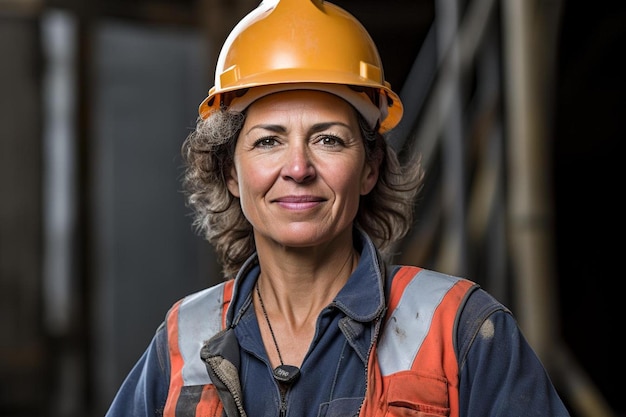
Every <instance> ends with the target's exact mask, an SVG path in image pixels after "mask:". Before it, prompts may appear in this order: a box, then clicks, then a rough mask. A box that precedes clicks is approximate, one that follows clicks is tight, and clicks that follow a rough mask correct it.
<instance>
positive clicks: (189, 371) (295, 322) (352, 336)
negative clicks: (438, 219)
mask: <svg viewBox="0 0 626 417" xmlns="http://www.w3.org/2000/svg"><path fill="white" fill-rule="evenodd" d="M295 29H297V30H295ZM256 43H259V44H256ZM259 51H263V53H259ZM200 114H201V118H200V120H199V122H198V125H197V128H196V130H195V131H194V132H193V133H192V134H191V135H190V136H189V137H188V138H187V140H186V141H185V144H184V146H183V150H184V155H185V158H186V162H187V173H186V177H185V180H184V185H185V187H186V190H187V191H188V198H189V203H190V205H191V206H192V207H193V208H194V210H195V211H196V225H197V226H198V227H199V228H200V230H202V232H203V233H204V234H205V236H206V238H207V239H208V240H209V241H210V242H211V243H212V244H214V246H215V247H216V250H217V253H218V255H219V258H220V261H221V264H222V265H223V268H224V276H225V278H226V280H225V281H224V282H223V283H221V284H218V285H216V286H213V287H211V288H208V289H206V290H203V291H200V292H198V293H196V294H192V295H190V296H188V297H185V298H184V299H183V300H181V301H180V302H178V303H176V304H175V305H174V306H173V307H172V309H171V310H170V311H169V312H168V314H167V317H166V320H165V322H164V325H163V326H161V327H160V328H159V329H158V331H157V332H156V335H155V337H154V339H153V341H152V342H151V344H150V346H149V347H148V349H147V350H146V352H145V353H144V355H143V356H142V358H141V359H140V360H139V361H138V363H137V364H136V365H135V367H134V369H133V370H132V371H131V373H130V374H129V375H128V377H127V379H126V381H125V382H124V384H123V385H122V387H121V388H120V390H119V392H118V394H117V396H116V398H115V400H114V401H113V404H112V405H111V408H110V410H109V412H108V414H107V415H108V416H111V417H112V416H128V415H132V416H154V415H165V416H221V415H227V416H297V417H307V416H357V415H360V416H383V415H384V416H407V415H415V416H475V417H479V416H480V417H485V416H502V415H507V416H508V415H524V416H542V417H544V416H568V413H567V410H566V408H565V407H564V405H563V403H562V401H561V400H560V399H559V396H558V395H557V393H556V391H555V389H554V387H553V385H552V384H551V382H550V380H549V378H548V376H547V374H546V372H545V370H544V368H543V366H542V364H541V363H540V361H539V360H538V358H537V357H536V355H535V354H534V352H533V351H532V349H531V348H530V346H529V345H528V344H527V342H526V341H525V340H524V338H523V336H522V334H521V332H520V331H519V328H518V326H517V324H516V322H515V320H514V318H513V317H512V315H511V313H510V312H509V311H508V310H507V309H506V308H505V307H504V306H502V305H501V304H500V303H498V302H497V301H496V300H494V299H493V298H492V297H491V296H489V295H488V294H487V293H486V292H485V291H483V290H482V289H480V288H478V286H477V285H475V284H474V283H472V282H471V281H468V280H465V279H460V278H456V277H451V276H447V275H444V274H440V273H437V272H433V271H427V270H422V269H420V268H417V267H408V266H394V265H389V264H387V263H386V261H385V260H386V259H387V257H386V252H385V251H386V250H389V248H390V247H391V244H392V243H393V242H394V241H396V240H398V239H400V238H401V237H402V236H404V235H405V234H406V233H407V231H408V228H409V226H410V225H411V223H412V218H411V217H412V216H411V213H412V207H413V200H414V197H415V194H416V192H417V190H418V189H419V185H420V181H421V172H420V168H419V165H418V164H416V163H412V164H408V165H407V166H406V167H404V168H401V166H400V164H399V162H398V159H397V157H396V155H395V153H394V152H393V150H392V149H391V148H390V147H389V146H388V145H387V144H386V142H385V139H384V137H383V135H382V133H384V132H386V131H387V130H389V129H391V128H393V127H394V126H395V125H396V124H397V123H398V121H399V120H400V117H401V115H402V105H401V102H400V100H399V98H398V96H397V95H396V94H395V93H394V92H393V91H392V90H391V89H390V86H389V85H388V83H386V82H385V81H384V78H383V72H382V64H381V63H380V59H379V57H378V52H377V51H376V48H375V46H374V44H373V42H372V40H371V38H370V37H369V35H367V32H365V30H364V29H363V28H362V26H361V25H360V24H359V23H358V22H357V21H356V20H355V19H354V18H353V17H352V16H351V15H349V14H348V13H346V12H345V11H343V10H342V9H340V8H338V7H336V6H334V5H332V4H330V3H327V2H321V1H320V0H317V1H315V0H314V1H310V0H281V1H273V2H268V1H265V2H263V3H261V5H260V6H259V7H258V8H257V9H256V10H255V11H253V12H252V13H250V14H249V15H248V16H247V17H246V18H244V19H243V20H242V21H241V22H240V24H239V25H238V26H237V27H236V28H235V29H234V30H233V32H232V33H231V35H230V37H229V39H228V40H227V41H226V44H225V45H224V48H223V49H222V52H221V54H220V58H219V60H218V65H217V70H216V81H215V86H214V87H213V88H212V89H211V90H210V92H209V96H208V97H207V99H206V100H205V101H204V102H203V103H202V105H201V106H200ZM233 277H235V278H234V279H233Z"/></svg>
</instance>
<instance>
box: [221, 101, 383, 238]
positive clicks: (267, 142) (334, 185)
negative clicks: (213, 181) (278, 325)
mask: <svg viewBox="0 0 626 417" xmlns="http://www.w3.org/2000/svg"><path fill="white" fill-rule="evenodd" d="M230 174H231V175H230V177H229V179H228V188H229V190H230V192H231V193H232V194H233V195H234V196H236V197H238V198H239V199H240V202H241V207H242V209H243V212H244V214H245V216H246V218H247V219H248V221H249V222H250V223H251V224H252V226H253V228H254V232H255V239H256V240H257V244H258V243H259V241H260V240H263V239H267V240H270V241H274V242H276V243H278V244H280V245H284V246H290V247H310V246H315V245H320V244H325V243H329V242H332V241H333V239H334V238H335V237H337V236H339V235H340V233H342V232H346V231H349V233H351V228H352V222H353V220H354V218H355V216H356V213H357V210H358V206H359V198H360V196H361V195H364V194H367V193H369V192H370V191H371V190H372V188H373V187H374V185H375V184H376V181H377V179H378V165H377V164H371V163H367V162H366V159H365V149H364V144H363V139H362V138H361V133H360V129H359V125H358V121H357V114H356V110H354V108H352V107H351V106H350V105H349V104H348V103H347V102H345V101H344V100H343V99H341V98H339V97H337V96H335V95H332V94H329V93H324V92H320V91H308V90H298V91H287V92H281V93H275V94H272V95H269V96H266V97H263V98H261V99H259V100H257V101H256V102H254V103H253V104H252V105H251V106H250V107H249V108H248V110H247V116H246V121H245V123H244V126H243V128H242V130H241V133H240V134H239V137H238V139H237V144H236V147H235V157H234V166H233V169H232V171H231V173H230Z"/></svg>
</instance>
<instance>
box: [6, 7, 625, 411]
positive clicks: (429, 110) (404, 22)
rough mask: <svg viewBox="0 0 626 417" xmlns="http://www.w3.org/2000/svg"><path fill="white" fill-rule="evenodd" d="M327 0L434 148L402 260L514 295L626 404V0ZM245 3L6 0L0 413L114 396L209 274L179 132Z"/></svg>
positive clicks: (404, 147) (609, 394)
mask: <svg viewBox="0 0 626 417" xmlns="http://www.w3.org/2000/svg"><path fill="white" fill-rule="evenodd" d="M335 3H336V4H338V5H340V6H342V7H344V8H346V9H347V10H348V11H350V12H351V13H352V14H354V15H355V16H356V17H357V18H358V19H359V20H360V21H361V22H362V23H363V24H364V26H365V27H366V28H367V29H368V30H369V32H370V34H371V35H372V37H373V39H374V41H375V42H376V43H377V45H378V47H379V50H380V54H381V56H382V59H383V62H384V63H385V74H386V79H387V80H388V81H389V82H390V83H391V85H392V87H393V88H394V90H396V91H398V92H399V93H400V94H401V96H402V98H403V101H404V105H405V117H404V119H403V121H402V123H401V124H400V125H399V126H398V128H397V129H396V130H395V131H393V132H392V133H391V134H390V135H389V137H388V140H389V141H390V143H391V144H392V145H393V146H394V147H395V148H396V149H397V150H398V152H399V153H400V155H401V157H402V158H408V157H409V156H411V155H413V154H415V153H419V154H420V155H421V157H422V163H423V164H424V167H425V169H426V181H425V187H424V190H423V193H422V196H421V198H420V200H419V203H418V205H417V207H416V214H417V215H416V222H415V227H414V229H413V232H412V233H411V235H410V236H408V237H407V238H406V239H405V240H404V241H403V242H402V243H401V244H400V245H398V247H397V261H398V262H403V263H410V264H415V265H419V266H423V267H427V268H433V269H438V270H441V271H443V272H447V273H451V274H455V275H462V276H466V277H468V278H471V279H473V280H475V281H477V282H479V283H480V284H481V285H482V286H483V287H484V288H486V289H487V290H488V291H490V292H491V293H492V294H494V295H495V296H496V297H497V298H499V299H500V300H501V301H502V302H504V303H505V304H506V305H507V306H509V307H510V308H511V310H512V311H513V312H514V314H515V315H516V317H517V318H518V320H519V322H520V326H521V327H522V329H523V331H524V334H525V335H526V337H527V338H528V340H529V341H530V343H531V345H533V347H534V348H535V349H536V350H537V352H538V354H539V355H540V357H541V358H542V361H543V362H544V364H545V365H546V368H547V369H548V371H549V373H550V375H551V377H552V379H553V381H554V382H555V385H556V386H557V389H558V390H559V391H560V393H561V394H562V396H563V398H564V400H565V401H566V403H567V405H568V407H569V408H570V410H571V413H572V416H573V417H592V416H593V417H605V416H606V417H610V416H626V406H625V405H624V403H623V401H621V400H622V396H623V391H624V389H625V388H626V383H624V378H623V374H624V371H625V370H626V369H625V367H624V359H623V358H622V356H621V355H622V353H623V348H622V347H621V344H620V342H618V337H621V332H622V331H623V330H624V328H625V327H624V324H623V321H622V320H623V319H622V316H623V314H621V313H622V311H621V309H619V310H618V307H619V305H621V302H622V297H621V296H620V295H619V294H620V293H619V290H620V288H621V283H620V281H621V279H622V278H620V276H622V275H620V273H619V271H618V268H617V260H619V256H620V254H621V252H622V250H623V244H620V243H619V242H620V241H621V238H620V235H619V234H616V235H614V234H613V233H617V232H618V231H619V230H621V227H620V228H619V229H618V224H621V221H619V220H618V216H619V215H620V214H621V213H622V211H623V210H622V207H623V203H622V199H621V198H619V196H618V195H617V194H616V193H619V190H620V189H622V190H623V185H620V182H619V181H621V180H619V178H623V175H622V176H618V171H619V164H620V163H619V162H618V158H619V159H621V155H620V152H619V151H618V149H617V145H618V141H619V140H622V139H624V137H625V129H624V123H623V118H624V117H625V116H626V112H625V110H626V109H625V103H626V100H625V99H624V97H623V95H624V93H626V85H625V82H624V74H626V71H625V70H626V67H625V64H624V60H623V56H622V55H623V52H624V45H625V44H626V43H625V42H626V23H625V22H626V3H624V2H619V1H618V2H609V1H600V2H581V1H566V0H505V1H497V0H388V1H374V0H336V1H335ZM257 5H258V1H256V0H255V1H253V0H90V1H84V0H0V317H1V318H0V325H1V326H2V327H1V328H2V331H1V332H0V415H2V416H16V417H18V416H28V417H44V416H51V417H65V416H67V417H70V416H71V417H74V416H81V417H84V416H94V417H96V416H102V415H104V413H105V411H106V409H107V406H108V404H109V403H110V401H111V400H112V398H113V396H114V395H115V392H116V390H117V388H118V386H119V385H120V383H121V382H122V380H123V378H124V376H125V375H126V374H127V372H128V371H129V370H130V368H131V367H132V365H133V364H134V362H135V361H136V360H137V359H138V357H139V356H140V355H141V353H142V352H143V350H144V349H145V347H146V346H147V344H148V342H149V340H150V338H151V337H152V335H153V334H154V331H155V330H156V328H157V326H158V325H159V324H160V322H161V321H162V320H163V318H164V315H165V313H166V311H167V309H168V308H169V307H170V306H171V305H172V303H174V302H175V301H176V300H177V299H179V298H180V297H182V296H184V295H185V294H188V293H190V292H192V291H195V290H198V289H200V288H204V287H206V286H208V285H210V284H212V283H215V282H217V281H219V280H220V272H219V266H218V265H216V263H215V260H214V256H213V252H212V249H211V248H210V247H209V246H208V244H207V243H205V242H203V240H202V239H201V238H200V237H198V236H196V234H195V233H194V230H193V229H192V226H191V218H190V212H189V210H188V209H187V208H186V207H185V204H184V199H183V196H182V193H181V187H180V177H181V173H182V170H181V159H180V146H181V144H182V141H183V140H184V138H185V137H186V135H187V134H188V133H189V132H190V131H191V129H193V127H194V125H195V120H196V115H197V106H198V104H199V103H200V102H201V101H202V99H203V98H204V97H205V95H206V93H207V91H208V89H209V87H210V86H211V85H212V84H213V81H212V78H213V73H212V71H213V66H214V63H215V60H216V59H217V54H218V52H219V49H220V47H221V44H222V42H223V41H224V39H225V38H226V36H227V34H228V33H229V32H230V30H231V29H232V27H233V26H234V25H235V23H236V22H237V21H238V20H239V19H241V18H242V17H243V16H244V15H245V14H246V13H248V12H249V11H251V10H252V9H253V8H255V7H256V6H257ZM620 51H622V52H620ZM261 53H263V51H259V54H261ZM620 149H621V148H620ZM622 277H623V276H622ZM620 341H621V338H620Z"/></svg>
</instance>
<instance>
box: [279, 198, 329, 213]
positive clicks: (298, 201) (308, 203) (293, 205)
mask: <svg viewBox="0 0 626 417" xmlns="http://www.w3.org/2000/svg"><path fill="white" fill-rule="evenodd" d="M323 201H326V200H325V199H324V198H321V197H315V196H312V195H301V196H299V195H293V196H285V197H280V198H277V199H275V200H273V201H272V202H273V203H277V204H278V205H280V206H281V207H284V208H287V209H290V210H306V209H309V208H312V207H315V206H317V205H318V204H319V203H321V202H323Z"/></svg>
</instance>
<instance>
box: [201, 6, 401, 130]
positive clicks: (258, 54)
mask: <svg viewBox="0 0 626 417" xmlns="http://www.w3.org/2000/svg"><path fill="white" fill-rule="evenodd" d="M289 84H293V87H294V89H295V88H303V84H304V85H310V86H311V88H312V89H318V88H316V87H315V86H316V85H317V86H319V85H327V86H329V88H327V89H324V90H325V91H328V90H329V89H330V90H334V88H332V85H337V87H339V85H343V86H349V87H351V89H352V90H356V91H357V92H360V93H363V94H367V96H368V97H369V99H370V101H371V102H372V104H373V105H374V106H375V107H376V108H377V109H378V110H380V115H379V117H378V119H379V121H380V128H379V130H380V131H381V132H385V131H388V130H390V129H392V128H393V127H394V126H396V125H397V124H398V122H399V121H400V119H401V117H402V111H403V109H402V103H401V101H400V98H399V97H398V95H397V94H396V93H395V92H393V90H391V86H390V84H389V83H388V82H387V81H385V79H384V73H383V65H382V61H381V59H380V56H379V54H378V50H377V48H376V45H375V43H374V41H373V40H372V38H371V37H370V35H369V33H368V32H367V30H366V29H365V28H364V27H363V25H362V24H361V23H360V22H359V21H358V20H357V19H356V18H354V17H353V16H352V15H351V14H349V13H348V12H346V11H345V10H344V9H342V8H340V7H339V6H337V5H334V4H332V3H329V2H326V1H324V0H263V1H262V2H261V4H260V5H259V6H258V7H257V8H256V9H254V10H253V11H252V12H250V13H249V14H248V15H247V16H246V17H244V18H243V19H242V20H241V21H240V22H239V23H238V24H237V25H236V26H235V28H234V29H233V30H232V32H231V33H230V35H229V36H228V38H227V39H226V42H225V43H224V46H223V47H222V50H221V52H220V55H219V57H218V60H217V66H216V69H215V84H214V86H213V87H211V89H210V90H209V95H208V97H207V98H206V99H205V100H204V101H203V102H202V104H201V105H200V108H199V112H200V115H201V117H203V118H206V117H207V116H208V114H209V113H210V111H211V110H213V109H218V108H219V107H220V106H230V104H231V103H232V102H233V100H235V101H236V100H237V99H239V98H244V97H245V95H246V94H247V93H248V92H249V91H251V90H249V89H254V88H256V87H260V86H264V87H265V90H266V91H269V92H270V93H271V91H272V88H268V87H269V86H272V85H276V90H278V91H284V90H285V89H288V86H286V85H289ZM337 91H340V90H337ZM337 94H338V95H340V96H342V97H343V95H342V94H341V93H337ZM256 98H259V97H258V95H257V97H256ZM344 98H346V99H347V100H348V101H349V102H352V101H351V100H350V99H348V98H347V97H344ZM248 104H249V103H248ZM352 104H354V103H352ZM355 107H357V110H359V107H358V106H356V105H355ZM362 113H363V112H362Z"/></svg>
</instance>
